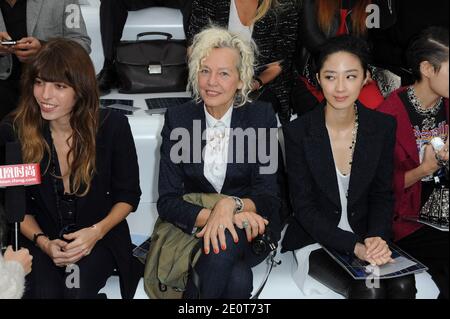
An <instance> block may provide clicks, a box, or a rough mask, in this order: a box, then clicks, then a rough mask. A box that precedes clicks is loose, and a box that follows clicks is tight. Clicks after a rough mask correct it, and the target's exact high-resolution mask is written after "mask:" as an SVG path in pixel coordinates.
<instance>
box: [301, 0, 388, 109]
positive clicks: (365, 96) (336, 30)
mask: <svg viewBox="0 0 450 319" xmlns="http://www.w3.org/2000/svg"><path fill="white" fill-rule="evenodd" d="M383 1H385V0H377V1H372V0H304V1H303V2H302V7H301V10H300V20H299V24H300V26H299V43H301V45H302V46H303V48H301V49H300V51H299V52H297V56H296V60H297V63H296V64H297V72H298V73H299V78H298V79H297V81H296V82H295V86H294V88H295V89H294V90H293V94H292V99H293V102H292V103H293V107H294V110H295V112H296V113H297V114H299V115H302V114H304V113H305V112H307V111H309V110H310V109H311V108H312V107H314V106H315V105H316V104H317V102H318V101H319V102H321V101H323V98H324V97H323V94H322V92H321V91H320V88H319V87H318V84H317V80H316V78H315V73H316V71H317V70H316V69H315V66H314V63H313V58H314V56H315V55H317V54H319V52H318V49H319V47H320V45H322V44H323V43H324V42H325V41H326V40H327V39H328V38H330V37H334V36H338V35H345V34H347V35H352V36H356V37H360V38H367V36H368V26H367V24H366V23H367V17H368V13H367V12H366V8H367V6H368V5H370V4H377V3H378V2H383ZM381 8H385V6H381V5H380V12H381V15H382V17H381V21H382V22H383V23H385V24H390V23H392V19H390V12H389V10H381ZM385 16H388V17H385ZM382 27H385V26H382ZM371 71H372V68H371ZM370 76H372V74H371V75H370ZM378 85H379V83H377V82H375V81H373V80H372V79H371V78H369V81H367V83H366V85H365V86H364V88H363V89H362V90H361V96H360V97H359V99H360V101H361V103H362V104H364V105H365V106H366V107H369V108H372V109H374V108H376V107H377V106H378V105H380V104H381V102H383V100H384V98H383V95H382V93H381V91H380V89H379V88H378ZM387 90H389V89H387Z"/></svg>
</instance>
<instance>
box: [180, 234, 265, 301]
mask: <svg viewBox="0 0 450 319" xmlns="http://www.w3.org/2000/svg"><path fill="white" fill-rule="evenodd" d="M236 231H237V233H238V236H239V242H238V243H237V244H235V243H234V241H233V237H232V236H231V234H230V233H229V232H228V231H226V232H225V237H226V245H227V249H226V250H225V251H223V250H221V251H220V252H219V253H218V254H215V253H214V252H213V251H212V249H211V252H210V253H209V254H208V255H205V254H204V253H202V254H201V256H200V257H199V259H198V261H197V264H196V265H195V267H194V268H195V271H196V272H197V274H198V275H199V279H200V280H199V281H200V298H202V299H249V298H250V297H251V293H252V290H253V274H252V269H251V268H252V267H254V266H256V265H258V264H259V263H261V262H262V261H263V260H264V259H265V258H266V257H267V255H268V254H264V255H261V256H257V255H255V254H254V253H253V252H252V250H251V246H250V243H249V242H248V241H247V237H246V235H245V231H244V230H241V229H238V228H236ZM202 249H203V247H202ZM202 252H203V250H202ZM183 297H184V298H187V299H193V298H197V297H198V290H197V287H196V286H195V284H194V282H193V280H192V276H189V279H188V282H187V285H186V291H185V292H184V296H183Z"/></svg>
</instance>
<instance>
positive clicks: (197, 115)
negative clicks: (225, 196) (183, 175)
mask: <svg viewBox="0 0 450 319" xmlns="http://www.w3.org/2000/svg"><path fill="white" fill-rule="evenodd" d="M194 109H195V111H194V112H193V117H192V125H193V126H192V129H191V161H192V162H191V163H192V168H193V170H194V171H195V174H194V175H195V176H199V179H200V183H201V184H202V185H203V186H206V188H207V191H206V192H208V193H215V192H216V191H215V189H214V187H213V186H212V185H211V183H210V182H209V181H208V180H207V179H206V177H205V175H204V174H203V167H204V163H205V161H204V160H203V150H204V149H205V146H206V139H205V137H206V136H204V134H205V132H206V119H205V112H204V110H203V103H197V104H196V105H195V106H194ZM195 120H197V121H198V120H200V122H201V129H200V134H201V135H200V137H201V148H200V150H196V149H194V143H196V142H195V140H196V139H197V138H199V135H198V132H194V121H195ZM197 143H198V142H197ZM195 151H197V152H198V151H200V154H194V152H195ZM198 156H200V162H198V161H197V160H196V161H194V158H196V157H198Z"/></svg>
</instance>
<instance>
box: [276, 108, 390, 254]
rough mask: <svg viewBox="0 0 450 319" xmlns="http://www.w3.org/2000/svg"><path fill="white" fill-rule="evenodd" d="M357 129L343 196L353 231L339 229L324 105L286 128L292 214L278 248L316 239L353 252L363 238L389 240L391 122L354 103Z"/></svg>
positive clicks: (302, 244) (336, 198)
mask: <svg viewBox="0 0 450 319" xmlns="http://www.w3.org/2000/svg"><path fill="white" fill-rule="evenodd" d="M358 115H359V128H358V134H357V141H356V147H355V151H354V156H353V165H352V171H351V176H350V184H349V194H348V205H347V212H348V220H349V223H350V226H351V227H352V229H353V231H354V232H355V233H354V234H353V233H351V232H347V231H343V230H341V229H340V228H338V227H337V226H338V223H339V220H340V216H341V203H340V197H339V189H338V184H337V176H336V169H335V164H334V159H333V153H332V150H331V144H330V139H329V136H328V131H327V129H326V126H325V112H324V107H323V105H320V106H318V107H316V108H315V109H314V110H313V111H311V112H309V113H307V114H305V115H304V116H303V117H301V118H299V119H297V120H295V121H293V122H291V124H290V125H288V126H287V127H286V128H285V131H284V137H285V144H286V160H287V170H288V175H289V176H288V178H289V185H290V193H291V200H292V204H293V208H294V214H293V216H292V217H291V218H290V222H289V226H288V228H287V231H286V234H285V237H284V239H283V243H282V250H283V251H286V250H295V249H299V248H302V247H304V246H306V245H309V244H312V243H315V242H318V243H320V244H322V245H325V246H329V247H332V248H335V249H337V250H339V251H342V252H346V253H353V250H354V247H355V244H356V242H358V241H359V242H362V241H363V240H364V239H365V238H366V237H372V236H380V237H382V238H383V239H385V240H389V239H390V238H391V227H392V215H393V195H392V194H393V193H392V174H393V158H394V157H393V156H394V144H395V128H396V125H395V120H394V119H393V118H392V117H390V116H386V115H384V114H381V113H379V112H376V111H372V110H369V109H367V108H365V107H364V106H362V105H361V104H358Z"/></svg>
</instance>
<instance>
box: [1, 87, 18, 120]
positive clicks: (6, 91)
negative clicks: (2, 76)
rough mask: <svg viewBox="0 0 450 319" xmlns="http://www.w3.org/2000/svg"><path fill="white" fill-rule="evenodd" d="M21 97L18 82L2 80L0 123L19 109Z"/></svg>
mask: <svg viewBox="0 0 450 319" xmlns="http://www.w3.org/2000/svg"><path fill="white" fill-rule="evenodd" d="M19 96H20V83H19V81H18V80H0V121H1V120H2V119H3V118H4V117H5V116H6V115H8V113H10V112H11V111H13V110H14V109H15V108H16V107H17V104H18V102H19Z"/></svg>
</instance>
